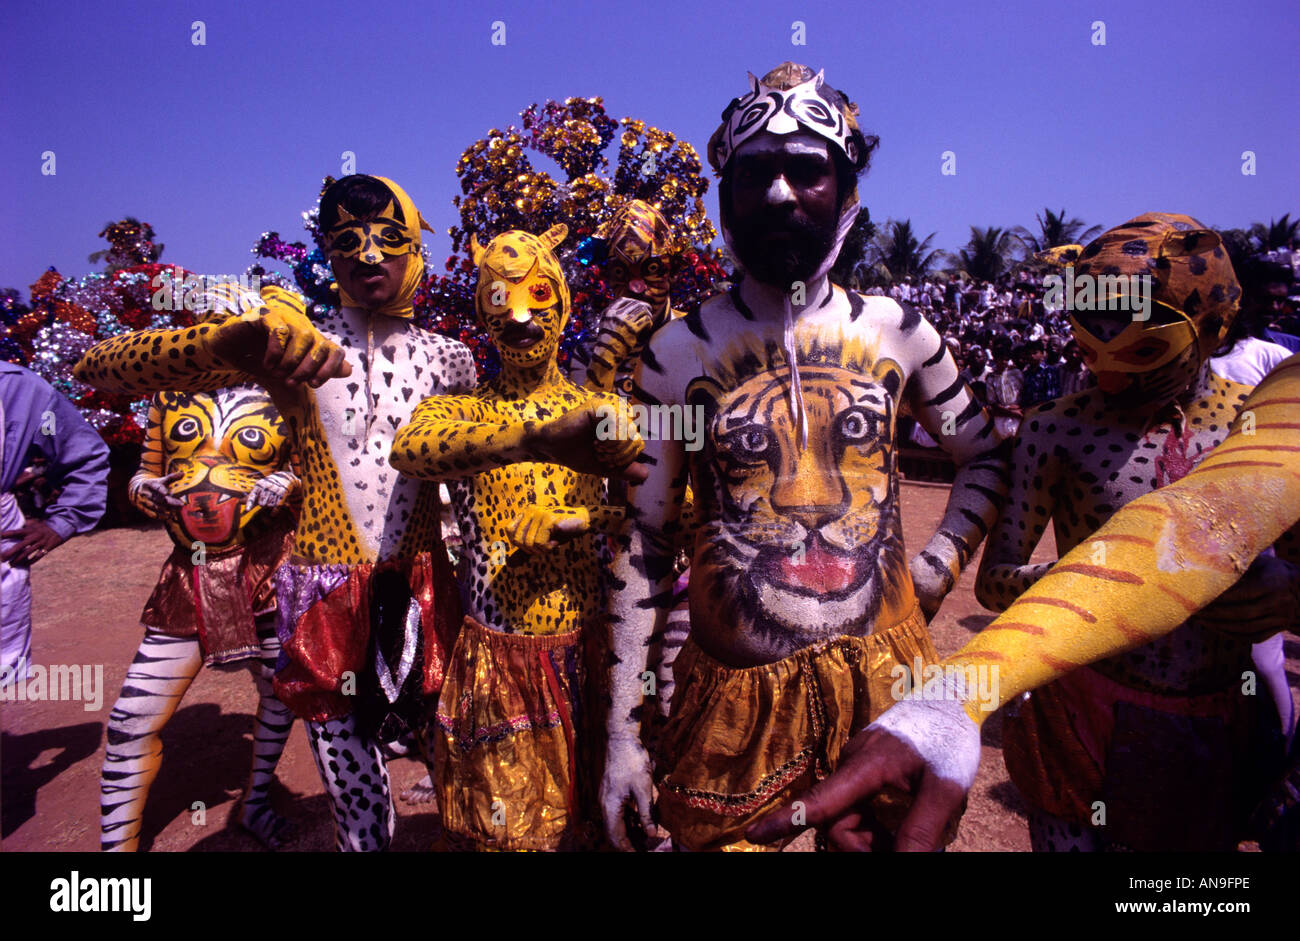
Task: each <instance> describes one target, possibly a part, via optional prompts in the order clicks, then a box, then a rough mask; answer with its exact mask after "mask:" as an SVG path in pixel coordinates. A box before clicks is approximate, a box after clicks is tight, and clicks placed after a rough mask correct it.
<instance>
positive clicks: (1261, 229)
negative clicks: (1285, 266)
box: [1250, 212, 1300, 252]
mask: <svg viewBox="0 0 1300 941" xmlns="http://www.w3.org/2000/svg"><path fill="white" fill-rule="evenodd" d="M1250 237H1251V240H1252V241H1254V243H1255V248H1256V250H1257V251H1259V252H1271V251H1275V250H1276V249H1279V248H1290V247H1291V246H1292V245H1295V244H1296V243H1297V241H1300V219H1296V220H1295V221H1294V222H1292V221H1291V213H1289V212H1288V213H1287V214H1286V215H1284V216H1283V217H1282V218H1281V219H1274V220H1273V221H1271V222H1270V223H1269V224H1268V225H1267V226H1265V225H1264V224H1263V223H1262V222H1256V223H1255V224H1254V225H1252V226H1251V227H1250Z"/></svg>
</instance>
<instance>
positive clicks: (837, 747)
mask: <svg viewBox="0 0 1300 941" xmlns="http://www.w3.org/2000/svg"><path fill="white" fill-rule="evenodd" d="M918 657H919V658H920V659H921V661H922V662H923V663H926V664H929V663H934V662H937V661H938V659H939V656H938V654H937V653H936V651H935V649H934V645H933V643H932V642H931V641H930V635H929V633H928V632H927V631H926V627H925V618H924V617H923V616H922V614H921V612H920V609H919V608H917V609H914V610H913V612H912V614H910V615H909V616H908V617H907V618H905V619H904V620H903V621H902V622H900V623H899V624H897V625H895V626H893V627H891V628H889V629H887V630H884V631H877V632H876V633H874V634H871V635H870V636H867V637H847V636H845V637H840V638H838V639H836V640H833V641H829V642H827V643H824V644H819V645H817V646H815V647H808V648H806V649H804V650H800V651H798V652H797V653H794V654H791V655H790V656H789V657H786V658H785V659H784V660H779V661H777V662H776V663H768V664H762V665H760V666H756V667H746V668H743V669H735V668H732V667H728V666H725V665H723V664H722V663H720V662H718V661H717V660H715V659H713V658H712V657H710V656H709V655H708V654H706V653H704V652H703V651H702V650H700V648H699V647H698V646H696V644H695V642H694V640H687V641H686V645H685V647H683V648H682V652H681V654H680V655H679V656H678V658H677V662H676V663H675V664H674V665H673V673H674V674H675V676H676V679H677V689H676V691H675V692H674V694H673V702H672V714H671V716H670V717H669V719H668V725H667V726H666V727H665V729H664V732H663V739H662V742H661V756H662V765H661V767H660V768H659V769H658V778H659V801H658V808H659V816H660V820H661V822H662V823H663V824H664V826H666V827H667V828H668V830H669V831H670V832H671V833H672V835H673V839H674V840H675V841H676V842H677V843H678V845H680V846H681V847H683V848H684V849H687V850H694V851H709V850H733V851H734V850H745V849H759V848H760V847H756V846H754V845H753V844H750V843H748V842H746V841H745V839H744V832H745V828H746V827H748V826H749V825H750V824H751V823H753V822H754V821H755V820H757V819H758V818H759V817H761V816H762V815H763V814H764V813H766V812H767V811H769V810H771V809H772V808H773V807H779V806H780V805H781V804H782V803H784V802H785V801H787V800H789V799H791V798H792V797H793V796H794V795H795V794H797V793H800V792H802V791H804V790H806V789H808V788H809V787H811V786H812V785H813V784H814V783H816V782H817V781H819V780H821V779H822V778H824V777H826V776H827V775H828V774H829V773H830V772H831V771H833V770H834V769H835V767H836V765H837V764H838V763H839V756H840V752H841V751H842V750H843V748H844V746H845V745H846V744H847V743H848V740H849V739H850V738H851V737H852V736H853V734H854V733H855V732H858V731H860V730H861V729H863V728H864V727H866V725H867V724H868V723H870V722H872V721H874V720H875V719H876V718H877V717H878V716H879V715H880V714H881V713H883V712H884V711H885V710H886V709H888V708H889V707H890V706H891V705H893V703H894V700H893V697H892V696H891V687H894V686H895V685H896V683H897V682H898V676H899V674H898V672H897V671H896V669H895V668H896V667H898V666H899V665H902V666H906V667H907V668H908V669H909V671H910V670H911V668H912V666H913V664H914V661H915V659H916V658H918ZM876 809H877V813H878V815H879V816H880V817H881V819H882V822H885V823H886V824H887V825H896V823H897V821H898V820H901V815H900V811H901V810H902V808H901V807H900V806H898V803H897V801H896V800H890V799H888V798H885V799H880V798H878V799H877V804H876ZM954 836H955V833H954Z"/></svg>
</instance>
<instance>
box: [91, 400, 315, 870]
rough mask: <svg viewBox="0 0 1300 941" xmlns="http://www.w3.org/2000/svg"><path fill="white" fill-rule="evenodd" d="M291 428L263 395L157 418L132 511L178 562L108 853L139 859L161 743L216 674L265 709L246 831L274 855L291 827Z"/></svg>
mask: <svg viewBox="0 0 1300 941" xmlns="http://www.w3.org/2000/svg"><path fill="white" fill-rule="evenodd" d="M285 431H286V429H285V426H284V422H283V421H282V420H281V418H280V416H279V415H278V414H277V413H276V411H275V407H274V405H272V404H271V401H270V399H269V397H268V396H267V395H266V393H265V392H263V391H262V390H261V389H258V388H256V387H253V386H239V387H234V388H227V389H221V390H218V391H216V392H212V393H196V394H190V393H184V392H162V393H159V394H157V395H155V396H154V398H153V401H152V402H151V403H150V407H149V418H148V424H147V427H146V429H145V442H144V449H143V454H142V458H141V462H140V470H139V472H138V473H137V474H136V475H135V476H134V477H133V478H132V480H131V484H130V491H129V492H130V498H131V502H132V503H133V504H134V505H135V506H136V507H137V508H138V509H140V510H141V511H142V512H144V513H145V514H146V515H148V516H150V517H153V518H155V519H160V520H162V521H163V522H164V523H165V524H166V526H167V530H168V533H169V534H170V535H171V537H172V541H173V542H174V543H175V546H176V548H175V549H174V550H173V552H172V555H171V557H170V558H169V559H168V560H167V563H166V564H165V565H164V567H163V570H162V574H161V575H160V577H159V580H158V585H157V587H156V588H155V589H154V592H153V594H152V595H151V596H150V598H149V602H148V604H147V605H146V606H145V610H144V613H143V614H142V615H141V623H142V624H143V625H144V627H145V635H144V638H143V640H142V641H141V644H140V648H139V651H138V652H137V654H136V657H135V660H134V662H133V663H132V664H131V666H130V667H129V668H128V671H127V679H126V683H125V686H124V688H123V691H122V695H121V697H120V698H119V699H118V700H117V702H116V703H115V704H114V706H113V709H112V711H111V712H110V713H109V719H108V743H107V746H106V748H105V752H104V766H103V772H102V776H101V781H100V794H101V814H102V816H101V823H100V830H101V843H102V846H103V848H104V849H105V850H114V851H119V852H121V851H134V850H136V849H137V848H138V847H139V841H140V829H141V822H142V817H143V813H144V807H145V803H146V801H147V799H148V794H149V789H150V785H151V784H152V783H153V780H154V777H155V776H156V775H157V773H158V770H159V768H160V766H161V760H162V745H161V740H160V735H161V733H162V730H163V728H164V727H165V725H166V723H167V720H168V719H169V718H170V717H171V715H172V713H173V712H174V711H175V709H176V708H177V706H179V705H180V701H181V699H182V698H183V697H184V695H185V692H186V690H187V689H188V688H189V686H190V684H191V682H193V680H194V678H195V676H197V674H198V671H199V669H200V667H201V666H202V665H203V664H204V663H207V664H223V663H231V662H238V661H241V660H243V661H249V663H248V665H249V666H250V667H251V669H252V671H253V676H254V680H255V683H256V685H257V690H258V695H259V702H258V708H257V716H256V718H255V720H254V728H253V768H252V774H251V778H250V780H249V783H248V787H247V789H246V791H245V794H244V797H243V799H242V800H241V801H240V806H239V810H238V814H237V817H236V819H237V820H238V822H239V823H240V825H241V826H243V827H244V828H245V829H247V830H248V831H249V832H251V833H252V834H253V835H254V836H256V837H257V838H258V839H259V840H261V841H262V842H263V843H264V844H265V845H267V846H268V847H270V848H276V847H278V846H279V845H280V844H281V843H282V842H283V840H284V838H285V837H286V836H287V834H288V832H289V830H290V827H289V824H288V821H287V820H285V819H284V818H282V817H280V816H279V815H278V814H276V813H275V811H274V810H273V809H272V808H271V803H270V794H269V790H270V785H271V782H272V780H273V779H274V777H275V766H276V763H277V762H278V760H279V757H280V753H281V752H282V751H283V749H284V743H285V741H286V740H287V739H288V736H289V730H290V728H291V727H292V725H293V715H292V714H291V713H290V712H289V710H288V709H286V708H285V706H284V704H283V703H281V702H280V701H279V700H278V699H277V698H276V696H275V692H274V690H273V689H272V684H271V676H272V674H273V671H274V668H275V663H276V659H277V658H278V656H279V652H280V645H279V642H278V640H277V638H276V636H275V630H274V613H275V593H274V586H273V582H272V579H273V576H274V573H275V571H276V570H277V569H278V568H279V567H280V565H282V564H283V563H284V562H285V561H286V560H287V559H288V557H289V552H290V550H291V547H292V529H293V525H294V516H295V514H294V511H293V510H292V509H291V507H290V501H291V500H292V498H293V497H294V496H295V495H296V493H297V490H298V488H299V481H298V478H297V476H296V475H295V474H294V473H293V471H292V469H291V468H290V455H289V446H288V442H287V439H286V436H285Z"/></svg>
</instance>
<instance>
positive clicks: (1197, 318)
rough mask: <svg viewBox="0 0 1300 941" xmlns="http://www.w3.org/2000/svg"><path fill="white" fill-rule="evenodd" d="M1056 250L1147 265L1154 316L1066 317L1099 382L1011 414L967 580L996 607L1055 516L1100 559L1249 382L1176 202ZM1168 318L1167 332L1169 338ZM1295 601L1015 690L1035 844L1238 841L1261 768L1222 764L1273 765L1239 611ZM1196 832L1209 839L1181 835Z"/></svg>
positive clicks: (1061, 538)
mask: <svg viewBox="0 0 1300 941" xmlns="http://www.w3.org/2000/svg"><path fill="white" fill-rule="evenodd" d="M1055 251H1057V252H1068V253H1069V254H1070V256H1071V261H1073V262H1074V263H1075V264H1076V265H1077V267H1076V270H1082V271H1083V272H1084V273H1085V274H1086V273H1089V272H1096V271H1102V272H1105V273H1106V274H1111V275H1113V274H1115V273H1119V274H1121V275H1128V274H1131V273H1132V274H1139V275H1142V274H1145V275H1148V276H1151V277H1152V278H1153V280H1154V281H1155V291H1154V295H1153V299H1154V301H1155V304H1154V308H1155V312H1156V314H1157V316H1154V317H1151V318H1150V322H1149V323H1146V322H1138V321H1136V320H1135V321H1134V322H1133V323H1128V324H1126V321H1127V319H1128V315H1122V316H1118V315H1117V316H1116V317H1113V318H1103V317H1099V316H1097V315H1093V316H1092V317H1087V316H1085V315H1083V314H1080V315H1078V318H1077V319H1076V322H1075V328H1074V329H1075V334H1076V336H1077V337H1078V339H1079V342H1080V345H1081V347H1082V348H1083V349H1084V351H1085V361H1086V362H1088V363H1089V364H1090V368H1092V369H1093V370H1094V372H1096V373H1097V375H1098V382H1099V388H1098V389H1093V390H1089V391H1087V392H1083V393H1079V394H1077V395H1073V396H1067V397H1064V398H1060V399H1056V400H1054V401H1050V402H1046V403H1043V404H1042V405H1040V406H1038V407H1037V408H1035V409H1032V410H1030V411H1029V412H1028V413H1027V414H1026V415H1025V417H1024V420H1023V422H1022V423H1021V426H1020V432H1019V435H1018V436H1017V438H1016V441H1015V445H1014V452H1013V458H1012V470H1011V490H1010V494H1009V496H1008V500H1007V505H1006V508H1005V510H1004V511H1003V514H1002V517H1001V518H1000V519H999V521H998V523H997V525H996V526H995V527H994V529H993V531H992V532H991V533H990V536H989V544H988V547H987V549H986V550H985V554H984V558H983V562H982V565H981V571H980V574H979V579H978V580H977V583H976V595H977V597H978V598H979V599H980V601H981V602H982V603H983V604H984V605H985V606H986V607H989V608H991V609H993V610H995V611H1001V610H1005V609H1006V608H1007V607H1008V606H1009V605H1010V604H1011V602H1012V601H1014V600H1015V599H1016V598H1017V597H1019V596H1021V595H1022V594H1023V593H1024V592H1025V591H1026V589H1028V588H1029V587H1030V586H1031V585H1033V584H1034V583H1035V582H1037V581H1038V579H1039V578H1041V577H1042V576H1043V575H1044V574H1045V573H1046V572H1047V570H1048V569H1050V568H1051V563H1040V564H1030V562H1029V558H1030V555H1031V554H1032V552H1033V550H1034V547H1035V546H1036V544H1037V543H1038V541H1039V539H1040V538H1041V537H1042V535H1043V532H1044V530H1045V528H1046V526H1047V525H1048V522H1049V521H1051V523H1052V525H1053V528H1054V532H1055V536H1056V544H1057V546H1058V548H1059V550H1060V551H1061V552H1062V553H1068V552H1070V551H1071V550H1075V549H1081V550H1087V551H1089V552H1090V553H1091V556H1092V558H1091V561H1090V562H1089V563H1088V564H1089V565H1091V566H1092V567H1093V569H1094V570H1095V571H1097V572H1102V571H1111V570H1112V569H1110V568H1109V567H1110V566H1111V561H1110V559H1111V555H1112V554H1113V551H1114V549H1115V545H1114V544H1113V543H1112V542H1111V541H1109V540H1100V539H1098V537H1097V536H1094V535H1093V534H1094V533H1095V532H1096V531H1097V530H1098V529H1099V528H1100V527H1101V526H1102V525H1103V524H1104V523H1105V522H1107V520H1109V519H1110V518H1111V517H1112V516H1113V515H1114V514H1115V513H1116V511H1118V510H1119V509H1120V508H1121V507H1123V506H1124V505H1125V504H1128V503H1129V502H1131V501H1133V500H1134V499H1136V498H1138V497H1141V496H1143V495H1145V494H1148V493H1150V492H1151V491H1154V490H1158V488H1161V487H1164V486H1166V485H1168V484H1171V483H1174V482H1176V481H1178V480H1180V479H1181V478H1182V477H1184V476H1185V475H1186V474H1187V473H1189V472H1190V471H1191V470H1192V469H1193V468H1194V467H1196V466H1197V464H1198V463H1199V462H1200V461H1201V460H1202V458H1203V457H1204V456H1205V455H1206V454H1208V453H1210V452H1211V451H1213V450H1214V449H1215V448H1217V447H1218V446H1219V445H1220V444H1222V443H1223V441H1224V440H1225V439H1226V438H1227V436H1228V432H1229V428H1230V427H1231V426H1232V423H1233V422H1234V421H1235V420H1236V419H1237V417H1238V414H1239V411H1240V409H1241V408H1242V403H1243V402H1244V401H1245V400H1246V398H1247V396H1248V395H1249V393H1250V391H1251V389H1250V387H1248V386H1245V385H1241V384H1238V383H1236V382H1233V381H1231V379H1230V378H1224V377H1220V376H1218V375H1215V374H1214V373H1212V372H1211V371H1210V364H1209V359H1208V354H1209V353H1210V352H1212V351H1213V350H1214V348H1215V347H1216V346H1217V345H1218V341H1219V338H1220V337H1221V336H1222V334H1223V332H1224V331H1226V330H1227V327H1228V325H1229V324H1230V323H1231V320H1232V318H1233V316H1234V314H1235V306H1236V297H1237V295H1238V294H1239V293H1240V292H1239V288H1238V286H1237V282H1236V279H1235V276H1234V274H1233V271H1232V266H1231V264H1230V263H1229V262H1228V260H1227V256H1226V253H1225V251H1224V250H1223V248H1222V247H1221V245H1220V241H1219V238H1218V236H1217V235H1216V234H1215V233H1213V232H1211V231H1209V230H1207V229H1205V228H1204V227H1202V226H1201V225H1200V224H1199V223H1197V222H1196V221H1195V220H1194V219H1191V218H1189V217H1186V216H1179V215H1172V214H1165V213H1148V214H1146V215H1144V216H1140V217H1138V218H1137V219H1134V220H1131V221H1130V222H1127V223H1125V224H1124V225H1123V226H1119V227H1117V228H1115V229H1112V230H1110V231H1109V232H1107V233H1105V234H1103V235H1102V236H1101V237H1099V238H1098V239H1097V240H1096V241H1094V242H1093V243H1092V244H1091V245H1090V246H1089V247H1088V248H1087V249H1078V247H1073V246H1072V247H1067V248H1065V249H1058V250H1055ZM1106 319H1110V320H1115V321H1117V323H1115V324H1113V325H1112V326H1111V328H1110V329H1114V328H1115V327H1118V326H1121V325H1123V330H1120V331H1119V332H1117V333H1115V334H1114V336H1113V337H1111V338H1110V339H1109V340H1107V339H1106V337H1105V336H1104V335H1101V336H1099V335H1096V334H1094V333H1093V332H1092V331H1093V330H1097V331H1099V332H1102V333H1103V334H1104V331H1105V330H1106V329H1107V328H1106V327H1105V325H1104V323H1103V324H1101V325H1098V320H1101V321H1105V320H1106ZM1144 324H1145V326H1144ZM1175 334H1177V335H1178V339H1177V340H1176V341H1170V340H1168V339H1167V338H1168V337H1171V336H1174V335H1175ZM1147 362H1150V363H1151V365H1150V367H1149V368H1147V367H1146V363H1147ZM1279 564H1283V565H1285V563H1279ZM1130 574H1131V577H1136V578H1145V577H1146V576H1147V573H1146V572H1133V573H1130ZM1052 603H1057V604H1061V605H1067V606H1068V605H1070V604H1072V603H1071V602H1068V601H1066V600H1064V599H1059V600H1057V601H1056V602H1051V601H1049V600H1047V597H1046V596H1035V598H1034V600H1032V601H1028V602H1027V604H1028V605H1031V606H1032V605H1047V604H1052ZM1294 610H1295V609H1294V606H1293V604H1292V603H1291V602H1290V601H1289V600H1288V599H1287V597H1286V595H1285V593H1282V594H1278V595H1274V596H1272V597H1271V598H1261V599H1257V600H1256V601H1255V602H1254V603H1253V604H1250V605H1245V606H1241V607H1238V608H1237V609H1236V610H1235V614H1234V615H1232V616H1233V617H1234V618H1235V619H1237V620H1239V622H1240V625H1241V626H1240V629H1239V630H1235V631H1225V630H1223V623H1222V622H1223V618H1224V611H1223V610H1217V611H1216V609H1215V608H1211V609H1210V610H1208V611H1205V612H1201V613H1199V614H1197V613H1193V612H1194V611H1195V609H1189V610H1188V613H1189V614H1192V616H1191V617H1189V618H1188V619H1187V620H1186V623H1184V624H1183V625H1182V626H1181V627H1180V628H1179V629H1178V630H1177V631H1173V632H1170V633H1168V634H1164V635H1162V636H1161V637H1159V638H1158V639H1155V640H1153V641H1151V642H1150V643H1146V644H1143V645H1141V646H1137V647H1134V648H1133V649H1130V650H1128V651H1126V652H1124V653H1122V654H1118V655H1116V656H1113V657H1108V658H1106V659H1103V660H1100V661H1097V662H1096V663H1094V664H1093V665H1092V666H1091V667H1090V668H1088V669H1087V670H1080V671H1076V672H1074V673H1072V674H1070V676H1068V677H1067V678H1065V679H1064V680H1062V681H1061V682H1059V683H1056V684H1053V685H1051V686H1049V687H1047V688H1045V689H1043V690H1041V691H1040V692H1038V693H1036V694H1035V695H1034V696H1033V697H1031V699H1030V701H1029V702H1027V703H1025V704H1023V705H1022V706H1021V707H1020V708H1019V709H1018V710H1017V711H1016V712H1015V713H1014V714H1013V715H1012V716H1011V717H1009V719H1008V722H1007V725H1006V729H1005V732H1004V752H1005V755H1006V758H1007V765H1008V769H1009V770H1010V771H1011V776H1012V779H1013V780H1014V781H1015V782H1016V783H1017V786H1019V787H1020V789H1021V791H1022V792H1023V793H1024V794H1025V795H1026V798H1027V799H1028V800H1029V803H1030V804H1031V806H1032V807H1033V808H1034V811H1035V812H1034V814H1033V815H1032V816H1031V837H1032V838H1033V843H1034V846H1035V849H1039V850H1042V849H1067V848H1085V849H1092V848H1100V847H1102V846H1104V845H1106V844H1107V843H1108V842H1115V843H1118V844H1120V845H1124V846H1130V847H1136V848H1141V849H1192V848H1198V847H1199V848H1202V849H1209V848H1214V847H1219V848H1231V847H1233V846H1235V845H1236V841H1235V839H1234V838H1233V836H1232V833H1231V832H1230V831H1231V826H1230V823H1229V821H1230V818H1231V816H1232V811H1231V809H1230V807H1229V805H1231V804H1232V794H1233V793H1237V796H1238V800H1240V793H1241V792H1242V791H1243V790H1245V789H1249V788H1250V787H1254V788H1255V789H1258V786H1259V785H1258V783H1255V784H1251V783H1250V782H1251V781H1253V780H1254V778H1255V777H1262V776H1264V775H1266V774H1267V772H1266V771H1260V770H1258V769H1255V770H1252V771H1250V772H1249V774H1248V773H1247V771H1245V770H1242V771H1238V772H1236V777H1235V778H1230V777H1228V776H1227V775H1226V774H1224V771H1225V769H1227V768H1229V767H1232V768H1238V767H1241V768H1249V767H1251V765H1252V764H1264V763H1267V762H1266V759H1265V757H1264V755H1265V754H1266V752H1267V751H1268V750H1269V749H1270V748H1271V746H1269V745H1268V744H1267V743H1266V742H1262V741H1261V739H1262V733H1261V732H1258V731H1256V730H1255V726H1256V725H1257V724H1258V723H1260V722H1261V721H1263V717H1262V713H1263V710H1259V711H1257V710H1255V708H1254V706H1255V704H1256V703H1257V702H1261V701H1262V700H1263V698H1262V697H1261V698H1255V697H1253V696H1252V697H1249V698H1247V697H1243V696H1242V695H1241V693H1240V686H1241V683H1242V676H1243V674H1245V673H1250V674H1252V675H1253V674H1254V673H1255V671H1256V668H1255V665H1254V663H1253V662H1252V658H1251V646H1252V642H1253V641H1254V640H1257V639H1258V638H1252V637H1251V636H1250V635H1251V631H1252V628H1251V625H1252V624H1253V623H1254V622H1255V621H1256V620H1262V621H1263V622H1265V623H1272V622H1273V621H1274V620H1275V619H1276V618H1277V617H1279V616H1281V617H1287V616H1289V614H1290V613H1294ZM1003 629H1005V628H1003ZM1281 682H1282V683H1283V684H1284V683H1285V679H1284V678H1282V679H1281ZM1268 708H1271V706H1270V707H1268ZM1067 714H1068V715H1071V716H1075V717H1076V718H1075V719H1074V720H1069V719H1067V718H1066V715H1067ZM1080 715H1082V716H1085V718H1084V719H1078V718H1077V717H1078V716H1080ZM1080 729H1083V730H1084V731H1079V730H1080ZM1220 729H1226V730H1227V731H1226V732H1222V731H1218V730H1220ZM1284 734H1285V733H1284ZM1139 741H1145V742H1147V743H1148V746H1147V747H1148V757H1147V758H1146V759H1145V760H1140V759H1139V757H1138V756H1136V755H1135V754H1134V753H1133V748H1134V746H1133V744H1132V743H1134V742H1139ZM1165 749H1169V750H1172V751H1173V752H1174V753H1175V754H1172V755H1165V752H1164V750H1165ZM1278 750H1279V752H1280V748H1279V749H1278ZM1206 754H1212V757H1211V758H1208V759H1207V758H1206V757H1205V756H1206ZM1197 755H1199V757H1193V756H1197ZM1196 762H1200V764H1196ZM1197 769H1199V770H1197ZM1216 775H1219V776H1220V777H1216ZM1157 795H1158V797H1157ZM1184 795H1186V796H1185V797H1184ZM1225 795H1226V796H1225ZM1098 801H1100V802H1102V803H1103V804H1107V805H1110V806H1111V808H1112V813H1111V815H1110V819H1109V821H1108V826H1106V827H1097V826H1095V819H1094V818H1095V811H1094V807H1093V805H1094V804H1095V803H1096V802H1098ZM1148 804H1152V806H1150V807H1148ZM1155 805H1158V806H1155ZM1138 808H1142V809H1141V810H1139V809H1138ZM1194 808H1195V810H1194ZM1193 812H1195V813H1197V814H1198V815H1199V816H1202V817H1204V818H1206V820H1207V821H1210V822H1211V823H1212V824H1213V825H1212V826H1211V825H1209V824H1207V826H1206V827H1205V828H1202V829H1201V830H1199V831H1197V832H1195V833H1190V832H1188V831H1187V829H1186V828H1185V827H1184V826H1183V824H1182V822H1181V821H1182V820H1183V819H1184V818H1185V817H1186V816H1187V814H1189V813H1193ZM1116 813H1118V814H1119V819H1118V820H1116V818H1115V815H1116ZM1136 818H1141V822H1140V823H1139V822H1138V820H1137V819H1136ZM1202 838H1203V839H1205V840H1208V841H1209V842H1208V843H1203V844H1196V845H1193V844H1190V843H1185V842H1183V841H1184V840H1185V839H1202Z"/></svg>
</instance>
